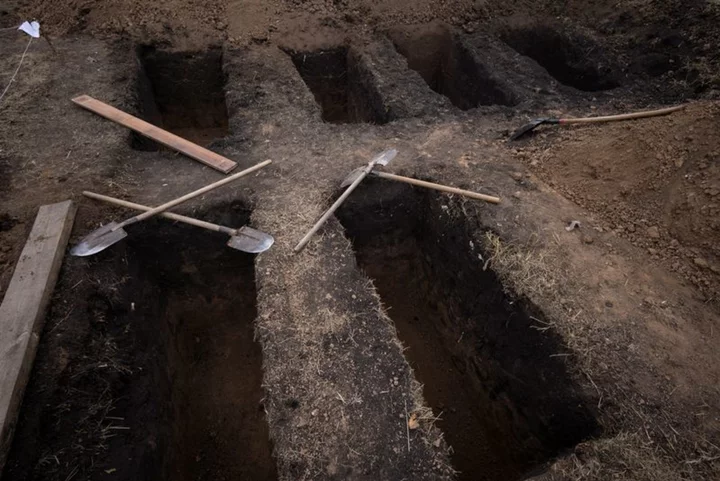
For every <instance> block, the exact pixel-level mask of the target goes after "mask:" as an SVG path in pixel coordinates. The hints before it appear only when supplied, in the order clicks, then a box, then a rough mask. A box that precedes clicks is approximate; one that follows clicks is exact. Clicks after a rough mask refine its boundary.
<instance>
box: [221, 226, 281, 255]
mask: <svg viewBox="0 0 720 481" xmlns="http://www.w3.org/2000/svg"><path fill="white" fill-rule="evenodd" d="M274 243H275V239H274V238H273V236H271V235H270V234H266V233H265V232H262V231H259V230H256V229H253V228H252V227H247V226H245V227H242V228H240V229H238V231H237V233H236V234H235V235H234V236H232V237H230V240H228V242H227V245H228V247H232V248H233V249H237V250H239V251H243V252H247V253H250V254H259V253H261V252H265V251H266V250H268V249H269V248H270V247H271V246H272V245H273V244H274Z"/></svg>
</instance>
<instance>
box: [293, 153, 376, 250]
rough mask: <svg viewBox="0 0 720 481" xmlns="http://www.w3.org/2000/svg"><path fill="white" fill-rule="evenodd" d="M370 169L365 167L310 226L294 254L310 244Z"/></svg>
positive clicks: (369, 166)
mask: <svg viewBox="0 0 720 481" xmlns="http://www.w3.org/2000/svg"><path fill="white" fill-rule="evenodd" d="M372 168H373V166H372V165H368V166H367V167H365V168H364V169H363V171H362V172H360V175H359V176H358V178H357V179H355V181H354V182H353V183H352V184H350V185H349V186H348V188H347V189H345V192H343V193H342V195H341V196H340V197H338V200H336V201H335V203H334V204H333V205H332V206H330V208H329V209H328V210H327V211H326V212H325V213H324V214H323V216H322V217H320V219H319V220H318V221H317V222H316V223H315V225H314V226H312V229H310V231H309V232H308V233H307V234H305V237H303V238H302V239H300V242H298V245H296V246H295V249H293V250H294V251H295V253H296V254H297V253H298V252H300V251H301V250H303V249H304V248H305V246H306V245H307V243H308V242H310V239H311V238H312V236H313V235H315V233H316V232H317V231H318V230H320V227H322V225H323V224H324V223H325V222H326V221H327V220H328V219H329V218H330V216H331V215H333V213H334V212H335V211H336V210H337V209H338V207H340V206H341V205H342V203H343V202H345V199H347V198H348V197H349V196H350V194H352V191H353V190H355V189H356V188H357V186H358V185H360V182H362V181H363V179H364V178H365V177H367V175H368V174H369V173H370V170H372Z"/></svg>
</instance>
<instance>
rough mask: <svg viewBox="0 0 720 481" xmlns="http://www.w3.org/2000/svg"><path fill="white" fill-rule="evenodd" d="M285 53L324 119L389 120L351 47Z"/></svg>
mask: <svg viewBox="0 0 720 481" xmlns="http://www.w3.org/2000/svg"><path fill="white" fill-rule="evenodd" d="M287 53H288V55H290V58H291V59H292V61H293V64H294V65H295V68H296V69H297V71H298V73H299V74H300V76H301V77H302V79H303V81H304V82H305V85H307V87H308V89H310V91H311V92H312V94H313V96H314V97H315V101H316V102H317V104H318V105H319V106H320V108H321V110H322V119H323V120H324V121H325V122H328V123H333V124H352V123H370V124H385V123H387V122H388V121H389V118H388V115H387V112H385V109H384V108H383V105H382V99H381V98H380V96H379V94H378V92H377V90H376V89H375V88H374V83H373V82H374V81H373V79H372V78H371V77H372V74H371V73H370V72H369V70H368V69H367V68H366V67H365V66H364V65H362V61H361V60H360V57H359V55H358V53H357V52H355V51H354V50H353V49H351V48H348V47H345V46H338V47H335V48H331V49H324V50H316V51H309V52H303V51H288V52H287Z"/></svg>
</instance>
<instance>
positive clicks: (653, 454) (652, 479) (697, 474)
mask: <svg viewBox="0 0 720 481" xmlns="http://www.w3.org/2000/svg"><path fill="white" fill-rule="evenodd" d="M718 460H720V457H718V456H709V455H705V456H700V457H698V458H695V459H687V460H681V461H677V460H675V459H673V458H672V457H670V456H668V455H667V454H666V453H665V452H664V451H663V450H662V449H661V448H660V447H659V446H658V445H657V444H655V443H653V442H652V441H649V440H648V438H647V437H646V435H645V433H641V432H634V433H630V432H623V433H620V434H618V435H616V436H614V437H612V438H606V439H599V440H597V441H593V442H588V443H583V444H581V445H579V446H578V447H577V449H576V452H575V453H574V454H572V455H570V456H567V457H566V458H563V459H561V460H560V461H559V462H557V463H555V464H554V465H553V466H552V467H551V468H550V469H549V470H548V472H547V473H546V474H544V475H543V476H542V477H538V478H535V480H536V481H540V480H543V481H561V480H562V481H570V480H572V481H601V480H602V481H605V480H625V479H628V480H629V479H632V480H633V481H676V480H678V479H711V476H712V474H711V472H710V471H712V464H713V463H714V464H715V469H717V467H718ZM707 468H710V471H709V470H708V469H707ZM715 472H717V471H715ZM708 476H710V477H708Z"/></svg>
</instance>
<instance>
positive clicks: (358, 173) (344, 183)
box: [340, 167, 365, 188]
mask: <svg viewBox="0 0 720 481" xmlns="http://www.w3.org/2000/svg"><path fill="white" fill-rule="evenodd" d="M364 170H365V167H359V168H357V169H355V170H353V171H352V172H350V174H348V176H347V177H345V180H343V181H342V184H340V187H343V188H344V187H347V186H348V185H350V184H352V183H353V182H355V180H357V178H358V177H360V176H361V175H362V173H363V171H364Z"/></svg>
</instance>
